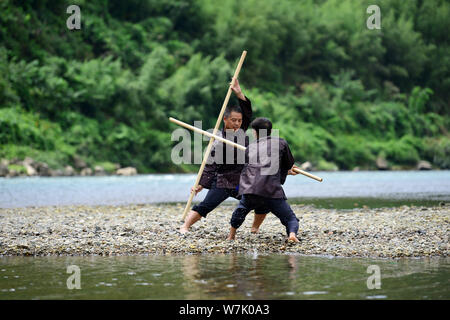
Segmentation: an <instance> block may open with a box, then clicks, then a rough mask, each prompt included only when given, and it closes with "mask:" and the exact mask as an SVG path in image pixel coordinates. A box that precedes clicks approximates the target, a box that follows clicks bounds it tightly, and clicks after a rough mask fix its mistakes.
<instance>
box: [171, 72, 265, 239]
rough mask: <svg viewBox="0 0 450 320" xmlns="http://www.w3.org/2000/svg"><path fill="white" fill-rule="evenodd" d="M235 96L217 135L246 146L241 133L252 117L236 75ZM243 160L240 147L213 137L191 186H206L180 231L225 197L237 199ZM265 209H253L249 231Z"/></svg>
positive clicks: (248, 101) (261, 217)
mask: <svg viewBox="0 0 450 320" xmlns="http://www.w3.org/2000/svg"><path fill="white" fill-rule="evenodd" d="M231 89H232V90H233V92H234V93H235V95H236V96H237V98H238V100H239V106H231V107H227V109H226V110H225V113H224V117H223V122H224V127H223V129H222V131H221V132H218V135H219V136H222V137H224V138H226V139H228V140H231V141H233V142H235V143H239V144H241V145H245V146H248V145H249V138H248V136H247V135H246V134H245V131H247V129H248V127H249V125H250V122H251V118H252V105H251V101H250V99H249V98H248V97H246V96H245V95H244V94H243V93H242V90H241V87H240V86H239V81H238V80H237V79H236V81H235V84H234V86H232V87H231ZM244 164H245V154H244V152H243V151H242V150H238V149H236V148H233V147H230V146H229V145H227V144H224V143H222V142H219V141H217V140H216V141H214V145H213V148H212V150H211V154H210V156H209V158H208V161H207V163H206V165H205V168H204V170H203V174H202V176H201V178H200V182H199V185H198V187H197V189H196V190H195V193H196V194H197V193H198V192H200V191H201V190H202V189H204V188H205V189H209V191H208V193H207V194H206V197H205V199H204V200H203V201H202V202H201V203H199V204H197V205H195V206H194V207H193V208H192V210H191V211H190V212H189V213H188V215H187V217H186V219H185V221H184V224H183V225H182V226H181V227H180V232H181V233H186V232H187V231H188V230H189V228H190V227H191V226H192V225H193V224H194V223H196V222H197V221H199V220H200V219H201V218H202V217H204V218H205V217H206V216H207V214H208V213H209V212H211V211H212V210H214V209H215V208H216V207H217V206H218V205H220V204H221V203H222V202H223V201H225V200H226V199H227V198H229V197H233V198H235V199H240V196H239V193H238V188H239V178H240V176H241V171H242V169H243V168H244ZM267 213H268V211H261V210H255V220H254V222H253V226H252V232H253V233H256V232H258V230H259V227H260V225H261V224H262V222H263V221H264V218H265V217H266V214H267Z"/></svg>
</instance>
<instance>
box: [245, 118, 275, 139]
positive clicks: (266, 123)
mask: <svg viewBox="0 0 450 320" xmlns="http://www.w3.org/2000/svg"><path fill="white" fill-rule="evenodd" d="M250 126H251V127H252V129H255V130H256V135H257V137H258V138H262V137H264V136H270V134H271V133H272V122H270V120H269V119H267V118H262V117H260V118H256V119H255V120H253V121H252V123H251V124H250ZM261 129H264V130H265V131H260V130H261Z"/></svg>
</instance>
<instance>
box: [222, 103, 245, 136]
mask: <svg viewBox="0 0 450 320" xmlns="http://www.w3.org/2000/svg"><path fill="white" fill-rule="evenodd" d="M223 123H224V124H225V129H233V130H235V131H236V130H238V129H239V128H240V127H241V125H242V109H241V108H240V107H239V106H230V107H227V108H226V109H225V113H224V114H223Z"/></svg>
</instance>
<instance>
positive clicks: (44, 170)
mask: <svg viewBox="0 0 450 320" xmlns="http://www.w3.org/2000/svg"><path fill="white" fill-rule="evenodd" d="M36 169H37V172H38V173H39V175H40V176H46V177H48V176H50V169H49V167H48V164H46V163H45V162H39V163H38V164H37V165H36Z"/></svg>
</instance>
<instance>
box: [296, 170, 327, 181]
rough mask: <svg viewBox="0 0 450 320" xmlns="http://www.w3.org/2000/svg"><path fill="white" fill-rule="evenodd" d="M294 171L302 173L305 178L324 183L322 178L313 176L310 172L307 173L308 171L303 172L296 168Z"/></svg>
mask: <svg viewBox="0 0 450 320" xmlns="http://www.w3.org/2000/svg"><path fill="white" fill-rule="evenodd" d="M292 170H294V171H295V172H297V173H300V174H302V175H304V176H307V177H309V178H311V179H314V180H317V181H319V182H322V181H323V179H322V178H320V177H318V176H315V175H313V174H311V173H308V172H306V171H303V170H301V169H299V168H294V169H292Z"/></svg>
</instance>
